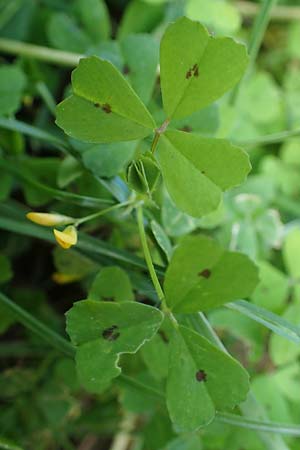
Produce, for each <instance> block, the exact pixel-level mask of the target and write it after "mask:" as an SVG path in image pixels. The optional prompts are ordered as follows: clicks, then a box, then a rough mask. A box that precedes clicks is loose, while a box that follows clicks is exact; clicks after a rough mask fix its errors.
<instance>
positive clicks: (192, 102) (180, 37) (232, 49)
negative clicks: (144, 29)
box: [160, 17, 248, 119]
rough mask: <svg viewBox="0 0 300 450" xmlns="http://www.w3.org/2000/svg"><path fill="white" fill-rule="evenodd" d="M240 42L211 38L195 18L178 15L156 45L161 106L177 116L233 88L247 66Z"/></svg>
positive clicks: (198, 107)
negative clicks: (158, 46)
mask: <svg viewBox="0 0 300 450" xmlns="http://www.w3.org/2000/svg"><path fill="white" fill-rule="evenodd" d="M247 63H248V57H247V52H246V48H245V46H244V45H241V44H238V43H237V42H235V41H234V40H233V39H231V38H214V37H212V36H210V35H209V33H208V31H207V30H206V28H204V27H203V26H202V25H201V24H200V23H199V22H193V21H192V20H189V19H187V18H186V17H182V18H180V19H178V20H177V21H176V22H175V23H173V24H171V25H169V27H168V28H167V30H166V32H165V34H164V36H163V38H162V41H161V47H160V67H161V70H160V76H161V88H162V96H163V104H164V109H165V112H166V114H167V116H168V117H169V118H177V119H178V118H180V117H184V116H187V115H189V114H191V113H192V112H194V111H197V110H198V109H200V108H204V107H205V106H207V105H209V104H210V103H212V102H213V101H215V100H217V99H218V98H219V97H221V96H222V95H223V94H225V92H227V91H228V90H229V89H231V88H233V87H234V86H235V85H236V83H237V82H238V81H239V80H240V79H241V77H242V75H243V74H244V72H245V69H246V67H247Z"/></svg>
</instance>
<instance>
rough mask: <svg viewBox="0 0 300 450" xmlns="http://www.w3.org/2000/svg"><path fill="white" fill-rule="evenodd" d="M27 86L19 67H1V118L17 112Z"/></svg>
mask: <svg viewBox="0 0 300 450" xmlns="http://www.w3.org/2000/svg"><path fill="white" fill-rule="evenodd" d="M25 84H26V78H25V75H24V73H23V71H22V70H21V69H20V68H19V67H18V66H14V65H3V66H2V67H0V116H2V115H9V114H13V113H14V112H16V111H17V109H18V108H19V106H20V103H21V96H22V91H23V89H24V87H25Z"/></svg>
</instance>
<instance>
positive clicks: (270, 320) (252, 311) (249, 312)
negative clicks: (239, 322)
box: [226, 300, 300, 344]
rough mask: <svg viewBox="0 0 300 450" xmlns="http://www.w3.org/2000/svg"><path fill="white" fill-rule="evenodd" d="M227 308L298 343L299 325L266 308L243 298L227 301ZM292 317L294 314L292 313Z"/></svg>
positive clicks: (299, 341) (299, 340)
mask: <svg viewBox="0 0 300 450" xmlns="http://www.w3.org/2000/svg"><path fill="white" fill-rule="evenodd" d="M226 306H227V308H230V309H233V310H235V311H238V312H240V313H241V314H243V315H245V316H247V317H250V318H251V319H252V320H255V322H258V323H260V324H262V325H263V326H265V327H266V328H268V329H269V330H272V331H273V333H276V334H278V336H282V337H284V338H285V339H287V340H288V341H291V342H294V343H296V344H300V327H299V326H297V325H294V324H293V323H291V322H290V321H289V320H287V319H285V318H284V317H280V316H278V315H277V314H274V313H273V312H271V311H268V310H267V309H264V308H261V307H259V306H256V305H253V303H250V302H246V301H245V300H238V301H237V302H233V303H227V305H226ZM292 316H293V317H294V314H292Z"/></svg>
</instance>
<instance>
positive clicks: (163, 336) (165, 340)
mask: <svg viewBox="0 0 300 450" xmlns="http://www.w3.org/2000/svg"><path fill="white" fill-rule="evenodd" d="M158 334H159V335H160V337H161V338H162V340H163V341H164V342H165V343H166V344H168V343H169V338H168V336H167V335H166V333H165V332H164V331H163V330H159V332H158Z"/></svg>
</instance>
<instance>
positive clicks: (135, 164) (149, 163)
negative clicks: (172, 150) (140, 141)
mask: <svg viewBox="0 0 300 450" xmlns="http://www.w3.org/2000/svg"><path fill="white" fill-rule="evenodd" d="M159 177H160V171H159V167H158V165H157V164H156V161H155V159H154V158H153V156H152V155H151V154H150V153H147V155H144V156H142V157H141V158H139V159H138V160H137V161H132V162H131V164H130V165H129V166H128V168H127V183H128V185H129V187H130V188H131V189H133V190H134V191H136V192H139V193H140V194H151V193H152V192H153V191H154V189H155V188H156V185H157V183H158V180H159Z"/></svg>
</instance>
